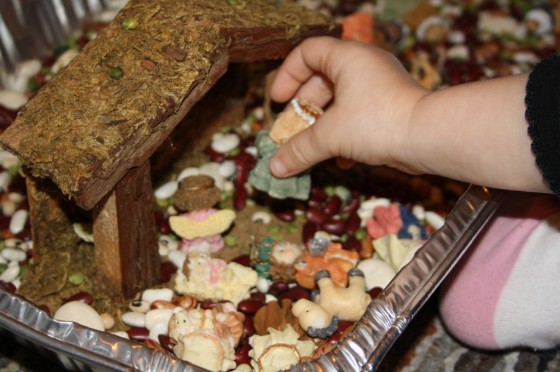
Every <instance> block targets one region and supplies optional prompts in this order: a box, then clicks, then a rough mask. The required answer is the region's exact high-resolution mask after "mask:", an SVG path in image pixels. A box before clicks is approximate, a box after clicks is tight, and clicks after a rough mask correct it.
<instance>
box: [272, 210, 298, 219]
mask: <svg viewBox="0 0 560 372" xmlns="http://www.w3.org/2000/svg"><path fill="white" fill-rule="evenodd" d="M274 215H275V216H276V218H278V219H279V220H280V221H284V222H293V221H295V220H296V212H295V211H294V210H289V209H286V210H282V211H275V212H274Z"/></svg>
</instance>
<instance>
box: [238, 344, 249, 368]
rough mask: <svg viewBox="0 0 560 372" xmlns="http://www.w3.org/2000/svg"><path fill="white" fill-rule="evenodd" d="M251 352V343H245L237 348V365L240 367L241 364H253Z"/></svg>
mask: <svg viewBox="0 0 560 372" xmlns="http://www.w3.org/2000/svg"><path fill="white" fill-rule="evenodd" d="M249 350H251V345H249V342H243V343H241V344H240V345H239V346H238V347H237V350H236V352H235V363H236V364H237V365H238V366H239V365H240V364H251V357H250V356H249Z"/></svg>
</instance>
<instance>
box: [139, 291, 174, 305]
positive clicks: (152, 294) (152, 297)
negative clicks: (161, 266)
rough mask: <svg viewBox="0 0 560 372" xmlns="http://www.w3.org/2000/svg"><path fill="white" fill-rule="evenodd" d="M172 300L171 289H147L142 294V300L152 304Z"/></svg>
mask: <svg viewBox="0 0 560 372" xmlns="http://www.w3.org/2000/svg"><path fill="white" fill-rule="evenodd" d="M172 299H173V290H172V289H169V288H157V289H146V290H145V291H144V292H142V300H143V301H148V302H150V303H151V302H154V301H156V300H163V301H168V302H171V300H172Z"/></svg>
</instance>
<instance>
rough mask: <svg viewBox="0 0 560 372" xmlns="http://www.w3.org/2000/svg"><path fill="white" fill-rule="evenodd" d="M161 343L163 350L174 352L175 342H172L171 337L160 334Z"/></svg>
mask: <svg viewBox="0 0 560 372" xmlns="http://www.w3.org/2000/svg"><path fill="white" fill-rule="evenodd" d="M158 340H159V344H160V345H161V347H163V350H166V351H169V352H170V353H172V352H173V346H174V345H173V344H172V343H171V338H169V336H166V335H158Z"/></svg>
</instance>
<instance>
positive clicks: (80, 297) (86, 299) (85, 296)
mask: <svg viewBox="0 0 560 372" xmlns="http://www.w3.org/2000/svg"><path fill="white" fill-rule="evenodd" d="M71 301H81V302H83V303H86V304H88V305H91V304H92V303H93V296H92V295H91V294H89V293H88V292H78V293H76V294H75V295H73V296H70V297H68V298H66V299H65V300H63V301H62V302H63V303H67V302H71Z"/></svg>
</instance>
